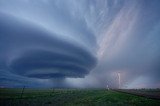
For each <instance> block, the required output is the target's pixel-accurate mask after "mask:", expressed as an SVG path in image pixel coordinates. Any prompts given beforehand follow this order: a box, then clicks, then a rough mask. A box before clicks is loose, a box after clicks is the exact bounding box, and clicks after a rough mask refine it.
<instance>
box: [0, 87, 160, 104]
mask: <svg viewBox="0 0 160 106" xmlns="http://www.w3.org/2000/svg"><path fill="white" fill-rule="evenodd" d="M0 94H1V95H0V99H1V100H0V103H1V104H0V105H1V106H3V105H13V106H23V105H26V106H28V105H33V106H44V105H48V106H49V105H51V106H106V105H107V106H115V105H116V106H117V105H118V106H159V104H160V100H152V99H147V98H144V97H139V96H134V95H131V94H125V93H120V92H115V91H111V90H110V91H106V90H104V89H98V90H94V89H68V90H67V89H55V90H52V89H50V90H49V89H43V90H42V89H25V91H24V94H23V98H22V99H21V98H20V94H21V89H0Z"/></svg>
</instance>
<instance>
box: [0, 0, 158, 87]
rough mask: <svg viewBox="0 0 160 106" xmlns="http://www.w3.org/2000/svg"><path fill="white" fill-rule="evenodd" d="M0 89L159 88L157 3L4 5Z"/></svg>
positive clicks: (2, 1) (51, 0) (59, 0)
mask: <svg viewBox="0 0 160 106" xmlns="http://www.w3.org/2000/svg"><path fill="white" fill-rule="evenodd" d="M0 73H1V74H0V86H1V87H23V86H26V87H74V88H75V87H76V88H88V87H89V88H101V87H106V86H107V85H109V87H115V88H117V87H118V75H117V73H120V77H121V78H120V86H121V88H157V87H159V88H160V0H0Z"/></svg>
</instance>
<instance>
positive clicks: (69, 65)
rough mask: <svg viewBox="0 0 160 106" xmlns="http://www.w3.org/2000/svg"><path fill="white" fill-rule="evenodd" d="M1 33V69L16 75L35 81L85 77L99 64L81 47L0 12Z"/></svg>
mask: <svg viewBox="0 0 160 106" xmlns="http://www.w3.org/2000/svg"><path fill="white" fill-rule="evenodd" d="M0 34H1V36H0V47H1V48H0V51H1V56H0V58H1V60H0V63H1V69H3V70H5V71H9V72H11V73H13V74H17V75H21V76H24V77H33V78H62V79H63V78H65V77H84V76H85V75H86V74H88V73H89V71H90V70H91V69H92V68H93V67H95V65H96V58H95V57H94V56H93V54H91V53H90V52H89V51H88V50H85V48H82V47H81V46H80V45H78V44H76V45H75V44H74V43H70V42H68V41H65V40H63V39H60V38H58V37H56V35H54V33H48V32H47V31H46V30H45V29H43V28H40V27H38V26H36V25H34V24H33V23H30V22H28V21H26V20H21V19H17V18H15V17H14V16H12V15H6V14H4V13H0ZM53 35H54V36H53ZM8 77H9V76H8ZM11 79H12V78H11ZM26 79H27V78H26ZM26 79H25V80H26ZM3 80H6V81H7V82H9V80H10V79H7V78H1V81H3ZM12 81H13V82H14V78H13V80H12ZM15 82H16V81H15Z"/></svg>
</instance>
